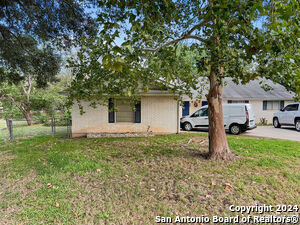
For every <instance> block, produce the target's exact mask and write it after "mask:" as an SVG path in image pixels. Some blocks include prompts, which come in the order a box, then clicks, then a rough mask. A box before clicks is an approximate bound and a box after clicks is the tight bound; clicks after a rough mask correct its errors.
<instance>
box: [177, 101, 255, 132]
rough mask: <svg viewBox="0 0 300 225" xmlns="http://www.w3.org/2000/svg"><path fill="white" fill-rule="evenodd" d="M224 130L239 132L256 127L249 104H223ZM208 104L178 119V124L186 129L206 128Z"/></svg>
mask: <svg viewBox="0 0 300 225" xmlns="http://www.w3.org/2000/svg"><path fill="white" fill-rule="evenodd" d="M223 119H224V127H225V130H226V131H228V132H230V133H232V134H236V135H237V134H239V133H241V132H243V131H246V130H251V129H254V128H256V124H255V115H254V112H253V109H252V105H251V104H223ZM208 123H209V122H208V106H207V105H206V106H203V107H201V108H200V109H199V110H197V111H196V112H194V113H193V114H192V115H190V116H187V117H183V118H181V119H180V126H181V128H182V129H184V130H186V131H190V130H192V129H194V128H202V129H208V125H209V124H208Z"/></svg>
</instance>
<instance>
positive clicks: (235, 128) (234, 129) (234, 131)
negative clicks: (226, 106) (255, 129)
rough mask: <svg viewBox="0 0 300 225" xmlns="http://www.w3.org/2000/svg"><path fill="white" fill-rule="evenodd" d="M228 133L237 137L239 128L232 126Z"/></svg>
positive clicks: (235, 125) (239, 131)
mask: <svg viewBox="0 0 300 225" xmlns="http://www.w3.org/2000/svg"><path fill="white" fill-rule="evenodd" d="M230 133H231V134H234V135H238V134H239V133H241V126H240V125H238V124H233V125H231V126H230Z"/></svg>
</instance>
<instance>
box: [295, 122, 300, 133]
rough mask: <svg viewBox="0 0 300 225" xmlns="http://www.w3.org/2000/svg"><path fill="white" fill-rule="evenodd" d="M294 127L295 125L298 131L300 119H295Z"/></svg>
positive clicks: (299, 130)
mask: <svg viewBox="0 0 300 225" xmlns="http://www.w3.org/2000/svg"><path fill="white" fill-rule="evenodd" d="M295 127H296V130H297V131H298V132H300V120H296V123H295Z"/></svg>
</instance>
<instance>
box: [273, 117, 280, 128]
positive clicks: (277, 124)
mask: <svg viewBox="0 0 300 225" xmlns="http://www.w3.org/2000/svg"><path fill="white" fill-rule="evenodd" d="M273 126H274V127H275V128H280V127H281V125H280V123H279V120H278V118H277V117H275V118H274V119H273Z"/></svg>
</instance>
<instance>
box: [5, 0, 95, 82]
mask: <svg viewBox="0 0 300 225" xmlns="http://www.w3.org/2000/svg"><path fill="white" fill-rule="evenodd" d="M92 2H93V1H81V0H79V1H77V0H64V1H57V0H33V1H23V0H22V1H19V0H10V1H1V2H0V21H1V23H0V82H1V81H9V82H18V81H20V80H21V79H24V74H25V73H27V72H28V70H29V71H30V70H31V69H29V67H34V68H35V71H34V75H35V76H36V77H37V80H36V81H37V83H38V85H40V86H43V85H45V83H46V82H48V81H51V80H52V79H53V78H54V77H53V76H52V75H53V74H47V76H45V75H44V74H43V72H42V71H43V70H45V69H46V68H45V66H47V65H45V64H47V63H49V66H51V64H52V65H53V62H54V61H55V56H54V55H55V52H54V49H55V48H61V47H63V48H67V47H72V46H74V44H76V43H79V41H80V38H81V36H84V35H93V34H95V33H96V32H97V31H96V29H95V28H94V24H95V22H94V20H93V18H92V17H91V16H89V15H88V12H87V11H86V10H87V9H88V7H89V6H90V5H91V3H92ZM56 54H57V52H56ZM33 61H34V62H33ZM30 64H31V66H29V65H30ZM54 70H56V68H54Z"/></svg>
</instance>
